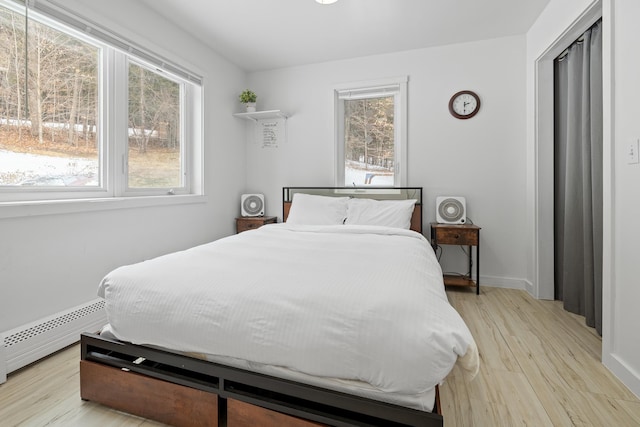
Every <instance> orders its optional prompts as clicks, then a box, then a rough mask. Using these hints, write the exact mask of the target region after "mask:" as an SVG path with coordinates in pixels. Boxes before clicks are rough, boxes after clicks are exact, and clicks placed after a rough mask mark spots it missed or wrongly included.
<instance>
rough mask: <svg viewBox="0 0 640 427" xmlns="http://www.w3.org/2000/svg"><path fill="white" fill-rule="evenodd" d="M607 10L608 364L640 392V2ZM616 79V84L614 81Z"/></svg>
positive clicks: (624, 0) (628, 0)
mask: <svg viewBox="0 0 640 427" xmlns="http://www.w3.org/2000/svg"><path fill="white" fill-rule="evenodd" d="M604 5H605V6H604V9H605V13H607V15H605V16H608V17H609V19H610V22H612V23H613V26H612V27H611V28H609V31H610V37H611V39H612V41H613V43H612V47H613V51H612V53H611V56H612V58H615V60H614V62H613V64H612V72H613V75H612V78H613V82H612V83H611V85H610V88H611V89H612V93H611V101H612V105H611V107H612V108H611V111H613V112H614V113H615V115H613V116H612V119H611V125H612V134H613V138H614V143H613V152H612V160H613V171H614V173H613V177H612V181H613V183H614V186H613V188H614V193H613V195H612V199H613V200H612V204H613V216H612V218H611V220H612V224H611V228H612V241H613V242H612V246H613V247H612V252H613V254H612V255H613V259H612V265H611V280H612V284H611V291H610V292H611V293H610V298H609V299H610V301H609V307H608V308H609V312H610V317H611V318H610V319H609V330H610V331H611V336H610V338H609V341H608V342H606V344H607V346H606V349H605V350H606V352H603V362H604V363H605V365H606V366H607V367H609V369H611V370H613V371H614V372H615V373H616V374H617V375H618V376H619V377H620V378H622V379H623V380H624V381H625V383H626V384H627V385H628V386H629V387H630V388H631V390H633V392H634V393H635V394H636V395H638V396H640V339H639V336H638V325H640V310H638V302H639V301H640V285H639V282H640V279H638V255H639V254H640V250H639V249H638V242H639V241H640V221H638V219H639V218H640V165H638V164H634V165H629V164H628V163H627V157H626V153H627V150H628V144H629V143H630V142H631V141H634V140H637V139H638V138H640V122H639V121H638V117H639V116H640V105H638V103H637V102H635V101H634V95H635V94H637V93H640V81H639V80H638V76H639V75H640V56H639V55H638V52H640V40H639V39H638V22H639V21H640V2H638V1H637V0H606V1H604ZM614 83H615V84H614Z"/></svg>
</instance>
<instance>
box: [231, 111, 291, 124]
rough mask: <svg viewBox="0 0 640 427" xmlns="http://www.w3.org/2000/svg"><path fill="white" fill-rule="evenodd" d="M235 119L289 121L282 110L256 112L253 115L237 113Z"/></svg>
mask: <svg viewBox="0 0 640 427" xmlns="http://www.w3.org/2000/svg"><path fill="white" fill-rule="evenodd" d="M233 117H238V118H240V119H245V120H251V121H254V122H257V121H258V120H263V119H285V120H286V119H287V118H288V117H289V116H288V115H287V114H286V113H285V112H283V111H280V110H265V111H254V112H252V113H235V114H234V115H233Z"/></svg>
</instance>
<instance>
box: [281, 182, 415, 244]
mask: <svg viewBox="0 0 640 427" xmlns="http://www.w3.org/2000/svg"><path fill="white" fill-rule="evenodd" d="M296 193H304V194H312V195H317V196H329V197H358V198H363V199H374V200H407V199H416V206H415V208H414V209H413V215H412V217H411V229H412V230H413V231H417V232H418V233H422V187H389V188H383V187H283V188H282V220H283V221H286V220H287V217H288V216H289V209H291V201H292V200H293V195H294V194H296Z"/></svg>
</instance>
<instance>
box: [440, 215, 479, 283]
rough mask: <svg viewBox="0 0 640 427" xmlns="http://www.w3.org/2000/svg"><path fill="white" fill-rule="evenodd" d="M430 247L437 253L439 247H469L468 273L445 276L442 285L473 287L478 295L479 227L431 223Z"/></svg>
mask: <svg viewBox="0 0 640 427" xmlns="http://www.w3.org/2000/svg"><path fill="white" fill-rule="evenodd" d="M431 245H432V246H433V250H434V251H437V250H438V247H439V246H440V245H460V246H468V247H469V252H468V255H469V271H468V273H467V272H465V273H462V274H445V275H444V284H445V285H451V286H475V287H476V294H480V227H478V226H477V225H473V224H438V223H436V222H432V223H431ZM472 248H475V249H476V277H475V281H474V280H473V277H472V273H471V268H472V266H473V255H472V252H471V249H472Z"/></svg>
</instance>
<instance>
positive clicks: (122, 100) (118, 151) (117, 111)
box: [108, 50, 129, 197]
mask: <svg viewBox="0 0 640 427" xmlns="http://www.w3.org/2000/svg"><path fill="white" fill-rule="evenodd" d="M111 57H112V58H113V61H112V67H111V76H110V78H109V79H108V81H109V86H110V88H111V91H110V95H111V96H110V97H109V98H110V99H111V101H112V102H111V104H110V106H109V107H110V114H109V115H110V120H109V131H110V135H109V143H110V146H111V147H110V152H111V154H112V162H111V165H110V168H109V170H110V172H111V182H110V184H111V187H112V188H113V192H114V196H116V197H121V196H123V195H124V194H125V192H126V188H127V160H128V158H127V146H128V144H127V143H128V140H127V138H128V136H129V135H128V123H127V108H123V107H126V106H127V105H128V96H127V91H128V85H127V82H128V78H127V75H128V70H127V59H126V56H125V55H124V54H122V53H120V52H118V51H116V50H112V55H111Z"/></svg>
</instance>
